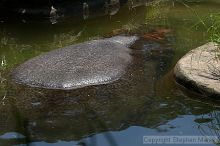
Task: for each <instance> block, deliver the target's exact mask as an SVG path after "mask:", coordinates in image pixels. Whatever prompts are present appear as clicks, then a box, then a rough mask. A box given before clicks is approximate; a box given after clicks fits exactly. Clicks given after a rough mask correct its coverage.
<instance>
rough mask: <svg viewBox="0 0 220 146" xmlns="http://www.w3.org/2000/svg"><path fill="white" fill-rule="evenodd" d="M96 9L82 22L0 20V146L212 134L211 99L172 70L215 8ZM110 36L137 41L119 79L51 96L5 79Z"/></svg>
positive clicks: (214, 110)
mask: <svg viewBox="0 0 220 146" xmlns="http://www.w3.org/2000/svg"><path fill="white" fill-rule="evenodd" d="M98 8H100V7H97V9H96V11H92V12H90V13H89V15H88V16H86V17H85V16H84V15H80V16H79V15H78V16H79V17H76V16H75V15H74V16H69V17H61V18H60V17H59V18H56V20H55V21H54V20H53V21H51V20H50V19H49V18H48V19H45V21H43V22H42V21H37V20H34V21H33V20H32V19H28V18H27V17H25V18H21V19H20V17H19V18H18V19H14V20H11V19H8V18H7V19H2V21H1V23H0V32H1V33H0V59H1V66H0V145H4V146H5V145H21V146H23V145H33V146H50V145H51V146H73V145H82V146H84V145H88V146H103V145H105V146H108V145H109V146H113V145H115V146H134V145H136V146H139V145H140V146H141V145H144V144H143V136H150V135H155V136H163V135H177V136H190V135H194V136H200V135H217V136H218V134H219V114H220V112H219V111H220V106H219V105H220V104H219V101H214V100H211V99H207V98H204V97H202V96H201V95H197V94H195V93H193V92H190V91H188V90H186V89H184V88H183V87H181V86H179V85H177V84H176V83H175V81H174V79H173V74H172V69H173V67H174V65H175V64H176V62H177V61H178V59H179V58H180V57H182V56H183V55H184V54H185V53H187V52H188V51H189V50H191V49H193V48H195V47H197V46H199V45H202V44H204V43H206V42H208V41H209V38H208V34H207V30H206V28H205V27H204V26H203V25H202V24H201V23H199V22H200V21H201V20H204V21H205V22H207V25H208V23H209V21H208V19H207V18H208V17H209V15H210V14H211V13H213V12H218V11H219V9H220V4H219V3H217V2H216V1H201V2H190V3H186V4H183V3H181V2H173V3H172V2H163V3H159V4H153V5H149V6H148V5H147V6H145V2H144V3H140V4H137V3H133V4H131V3H123V4H121V5H120V7H119V8H118V7H117V9H114V11H113V10H112V11H110V12H109V11H108V12H107V13H103V9H102V7H101V9H98ZM114 8H115V7H114ZM82 14H85V13H82ZM86 14H87V13H86ZM161 32H162V33H161ZM163 32H166V33H163ZM118 34H127V35H134V34H135V35H138V36H141V37H142V39H141V40H139V41H138V42H136V43H135V44H134V45H133V46H132V47H131V48H132V49H133V51H132V52H133V53H132V56H133V64H132V65H131V67H130V68H129V69H128V71H127V74H126V75H125V76H124V77H122V78H121V79H120V80H119V81H116V82H114V83H111V84H108V85H100V86H92V87H86V88H82V89H77V90H73V91H59V90H55V91H53V90H42V89H33V88H29V87H22V86H18V85H16V84H14V83H13V82H11V80H10V72H11V71H12V69H13V68H14V67H16V66H17V65H18V64H20V63H23V62H24V61H26V60H28V59H30V58H32V57H34V56H37V55H39V54H41V53H44V52H48V51H50V50H53V49H56V48H60V47H63V46H67V45H70V44H75V43H79V42H83V41H87V40H93V39H98V38H103V37H110V36H114V35H118ZM152 35H156V36H157V37H155V38H152ZM210 145H211V144H210ZM213 145H214V144H213Z"/></svg>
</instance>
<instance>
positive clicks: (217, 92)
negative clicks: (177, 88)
mask: <svg viewBox="0 0 220 146" xmlns="http://www.w3.org/2000/svg"><path fill="white" fill-rule="evenodd" d="M174 76H175V79H176V81H177V82H178V83H180V84H182V85H184V86H185V87H187V88H189V89H193V90H194V91H197V92H199V93H202V94H205V95H206V96H210V97H219V96H220V48H219V46H218V44H216V43H213V42H210V43H207V44H205V45H203V46H201V47H198V48H196V49H194V50H192V51H190V52H189V53H187V54H186V55H185V56H183V57H182V58H181V59H180V60H179V61H178V63H177V64H176V66H175V68H174Z"/></svg>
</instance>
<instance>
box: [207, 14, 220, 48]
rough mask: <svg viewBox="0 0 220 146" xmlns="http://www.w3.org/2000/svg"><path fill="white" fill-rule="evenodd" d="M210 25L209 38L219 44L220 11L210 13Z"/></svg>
mask: <svg viewBox="0 0 220 146" xmlns="http://www.w3.org/2000/svg"><path fill="white" fill-rule="evenodd" d="M210 20H211V21H210V22H211V26H209V28H208V32H209V34H210V39H211V41H213V42H216V43H218V44H220V13H213V14H211V15H210Z"/></svg>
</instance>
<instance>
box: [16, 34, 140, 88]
mask: <svg viewBox="0 0 220 146" xmlns="http://www.w3.org/2000/svg"><path fill="white" fill-rule="evenodd" d="M117 40H118V42H117ZM135 40H136V37H135V36H134V37H126V36H121V37H120V36H119V37H116V38H110V39H103V40H93V41H89V42H85V43H80V44H76V45H72V46H68V47H65V48H61V49H58V50H54V51H51V52H49V53H47V54H42V55H40V56H38V57H35V58H33V59H30V60H28V61H27V62H25V63H24V64H21V65H20V66H18V67H17V68H16V69H15V70H14V71H13V72H12V78H13V80H14V81H15V82H16V83H19V84H24V85H29V86H33V87H40V88H49V89H64V90H68V89H75V88H80V87H85V86H90V85H99V84H106V83H109V82H112V81H115V80H117V79H119V78H120V77H121V76H122V75H123V74H124V73H125V72H126V68H127V67H128V65H129V64H130V63H131V61H132V57H131V55H130V52H131V50H130V49H129V48H127V47H125V46H126V45H129V44H131V43H132V41H135ZM123 43H124V44H123Z"/></svg>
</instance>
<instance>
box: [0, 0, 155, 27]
mask: <svg viewBox="0 0 220 146" xmlns="http://www.w3.org/2000/svg"><path fill="white" fill-rule="evenodd" d="M152 1H156V0H141V1H140V0H86V1H83V0H74V1H70V0H69V1H62V0H53V1H44V2H43V1H42V2H41V1H39V2H35V1H31V2H30V1H26V0H23V1H15V0H14V1H13V0H7V1H3V2H1V3H0V20H1V21H11V20H13V21H14V20H20V21H22V22H23V23H27V22H28V21H42V20H44V21H48V20H49V21H50V22H51V23H52V24H55V23H57V22H59V21H63V20H67V19H74V20H77V21H80V20H85V19H89V18H94V17H98V16H104V15H109V16H112V15H115V14H116V13H118V11H119V9H120V8H121V7H123V6H124V5H127V7H128V8H135V7H138V6H141V5H145V4H146V3H150V2H152Z"/></svg>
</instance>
